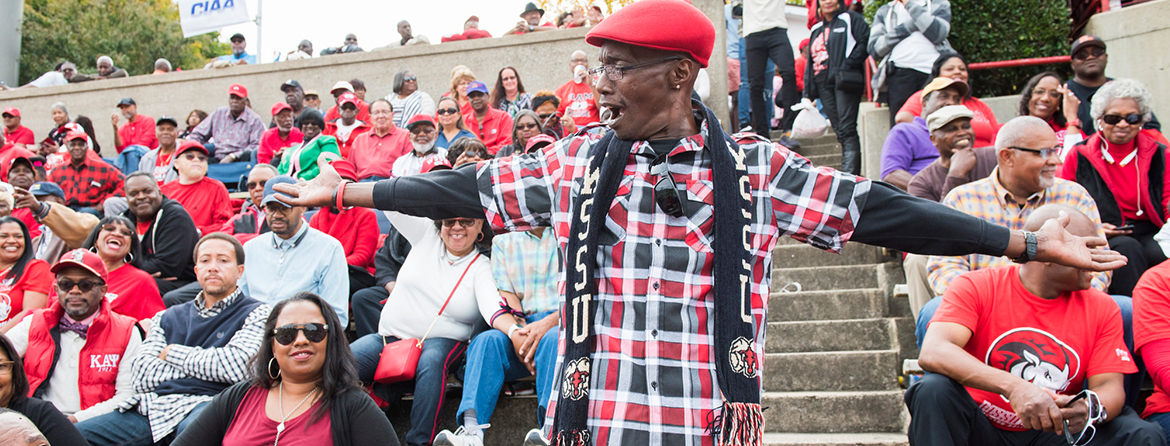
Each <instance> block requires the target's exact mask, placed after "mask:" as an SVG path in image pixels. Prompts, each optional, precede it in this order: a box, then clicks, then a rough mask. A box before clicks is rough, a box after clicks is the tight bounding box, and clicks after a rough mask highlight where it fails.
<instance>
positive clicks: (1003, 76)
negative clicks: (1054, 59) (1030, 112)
mask: <svg viewBox="0 0 1170 446" xmlns="http://www.w3.org/2000/svg"><path fill="white" fill-rule="evenodd" d="M886 3H889V0H870V1H866V2H865V16H866V19H869V20H870V22H871V23H872V21H873V15H874V14H875V13H876V12H877V10H878V8H879V7H881V6H882V5H884V4H886ZM1071 26H1072V19H1071V18H1070V14H1069V9H1068V6H1067V5H1066V4H1065V0H1029V1H1020V0H951V33H950V36H949V37H948V40H949V41H950V43H951V46H953V47H954V48H955V50H956V51H958V52H959V53H960V54H962V55H963V57H965V58H966V59H967V62H968V63H975V62H990V61H996V60H1011V59H1026V58H1031V57H1049V56H1060V55H1065V54H1068V35H1069V29H1070V27H1071ZM1049 70H1051V71H1056V72H1058V73H1061V74H1063V75H1065V76H1066V77H1067V76H1068V74H1069V73H1070V70H1069V67H1068V64H1054V65H1038V66H1029V67H1020V68H996V69H989V70H979V71H974V72H972V73H971V81H972V82H971V84H972V85H971V87H972V88H973V89H974V93H975V95H976V96H979V97H991V96H1003V95H1011V94H1018V93H1019V92H1020V89H1021V88H1023V87H1024V84H1026V83H1027V82H1028V79H1029V78H1031V77H1032V76H1033V75H1035V74H1037V73H1040V72H1042V71H1049Z"/></svg>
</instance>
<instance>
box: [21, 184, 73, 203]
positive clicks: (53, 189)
mask: <svg viewBox="0 0 1170 446" xmlns="http://www.w3.org/2000/svg"><path fill="white" fill-rule="evenodd" d="M28 193H30V194H33V196H34V197H47V196H49V195H52V196H55V197H57V198H60V199H62V200H64V199H65V190H64V189H61V186H58V185H57V183H54V182H52V181H41V182H38V183H33V185H32V187H29V188H28Z"/></svg>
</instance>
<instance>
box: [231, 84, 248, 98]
mask: <svg viewBox="0 0 1170 446" xmlns="http://www.w3.org/2000/svg"><path fill="white" fill-rule="evenodd" d="M228 94H229V95H234V96H239V97H241V98H246V97H248V89H247V88H246V87H244V86H243V85H240V84H232V85H231V86H229V87H228Z"/></svg>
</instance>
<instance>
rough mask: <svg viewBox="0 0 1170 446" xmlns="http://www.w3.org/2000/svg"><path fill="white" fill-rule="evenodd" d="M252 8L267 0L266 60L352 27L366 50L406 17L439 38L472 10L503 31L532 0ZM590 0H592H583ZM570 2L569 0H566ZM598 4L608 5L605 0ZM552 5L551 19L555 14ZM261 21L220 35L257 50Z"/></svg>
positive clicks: (333, 1)
mask: <svg viewBox="0 0 1170 446" xmlns="http://www.w3.org/2000/svg"><path fill="white" fill-rule="evenodd" d="M246 1H247V3H248V13H249V14H251V15H252V16H253V17H255V16H256V14H257V12H260V11H259V7H260V2H261V1H263V2H264V5H263V7H264V10H263V11H262V13H263V21H262V24H263V32H264V35H263V36H262V37H263V41H262V42H261V43H262V46H263V48H262V49H261V50H262V51H263V54H259V56H260V57H261V60H262V61H264V62H268V61H271V60H272V59H273V57H274V56H275V54H276V52H278V51H279V52H281V53H285V54H287V53H288V52H289V51H292V50H295V49H296V48H297V44H298V43H299V42H300V41H301V39H309V41H311V42H313V51H314V52H319V51H321V50H322V49H325V48H328V47H331V46H341V44H342V43H343V42H344V40H345V35H346V34H347V33H351V32H352V33H354V34H356V35H357V37H358V44H359V45H360V46H361V47H362V48H363V49H365V50H367V51H368V50H371V49H373V48H376V47H379V46H383V45H386V44H388V43H390V41H391V40H396V39H399V36H398V31H397V28H396V25H397V23H398V21H399V20H403V19H405V20H407V21H409V22H410V24H411V27H412V28H413V29H414V34H415V35H418V34H422V35H425V36H427V37H428V38H430V39H431V42H433V43H439V39H440V38H441V37H442V36H444V35H448V34H455V33H461V32H463V22H464V21H466V20H467V18H468V17H470V16H471V15H477V16H479V27H480V29H484V30H487V31H488V32H490V33H492V35H493V36H501V35H503V34H504V32H506V31H508V30H509V29H511V28H512V27H513V26H515V25H516V22H517V21H519V20H520V12H521V11H523V10H524V5H525V4H526V3H527V2H528V0H438V1H435V0H429V1H424V0H410V1H408V0H325V1H322V0H246ZM579 1H581V2H582V4H586V3H587V0H579ZM564 3H566V4H567V3H569V2H567V1H566V2H564ZM598 5H600V6H601V7H602V9H603V10H604V9H605V6H604V4H603V3H601V2H598ZM553 14H554V12H553V11H548V13H547V14H546V15H545V19H546V20H550V21H551V20H553ZM256 28H257V27H256V24H255V23H245V24H240V25H233V26H229V27H227V28H224V29H223V31H222V32H221V36H220V38H221V39H222V40H223V41H225V42H226V41H227V39H228V37H229V36H231V35H232V34H235V33H241V34H243V35H244V37H245V38H246V39H247V40H248V52H249V53H254V54H255V53H256V52H257V51H256V44H257V38H256V37H257V35H256Z"/></svg>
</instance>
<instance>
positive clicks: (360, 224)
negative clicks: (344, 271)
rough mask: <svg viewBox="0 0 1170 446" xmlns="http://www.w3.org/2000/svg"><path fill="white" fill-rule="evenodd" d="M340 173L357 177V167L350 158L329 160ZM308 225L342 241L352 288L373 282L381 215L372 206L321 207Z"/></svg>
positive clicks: (352, 290)
mask: <svg viewBox="0 0 1170 446" xmlns="http://www.w3.org/2000/svg"><path fill="white" fill-rule="evenodd" d="M330 164H331V165H332V166H333V169H334V170H336V171H337V174H338V175H341V177H342V178H345V179H347V180H350V181H357V169H356V168H354V166H353V163H351V162H349V161H347V160H336V161H334V162H332V163H330ZM309 227H311V228H313V229H316V230H318V231H321V232H324V233H325V234H328V235H329V236H331V237H333V238H334V239H337V241H338V242H341V247H342V248H343V249H344V253H345V263H346V264H347V265H348V266H349V268H348V271H349V292H348V294H346V296H353V294H354V293H356V292H358V290H361V289H365V288H369V287H371V286H374V251H375V250H377V249H378V216H377V215H376V214H374V211H373V210H371V209H370V208H363V207H348V208H342V209H338V208H329V209H321V210H319V211H317V213H315V214H313V218H312V219H310V220H309Z"/></svg>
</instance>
